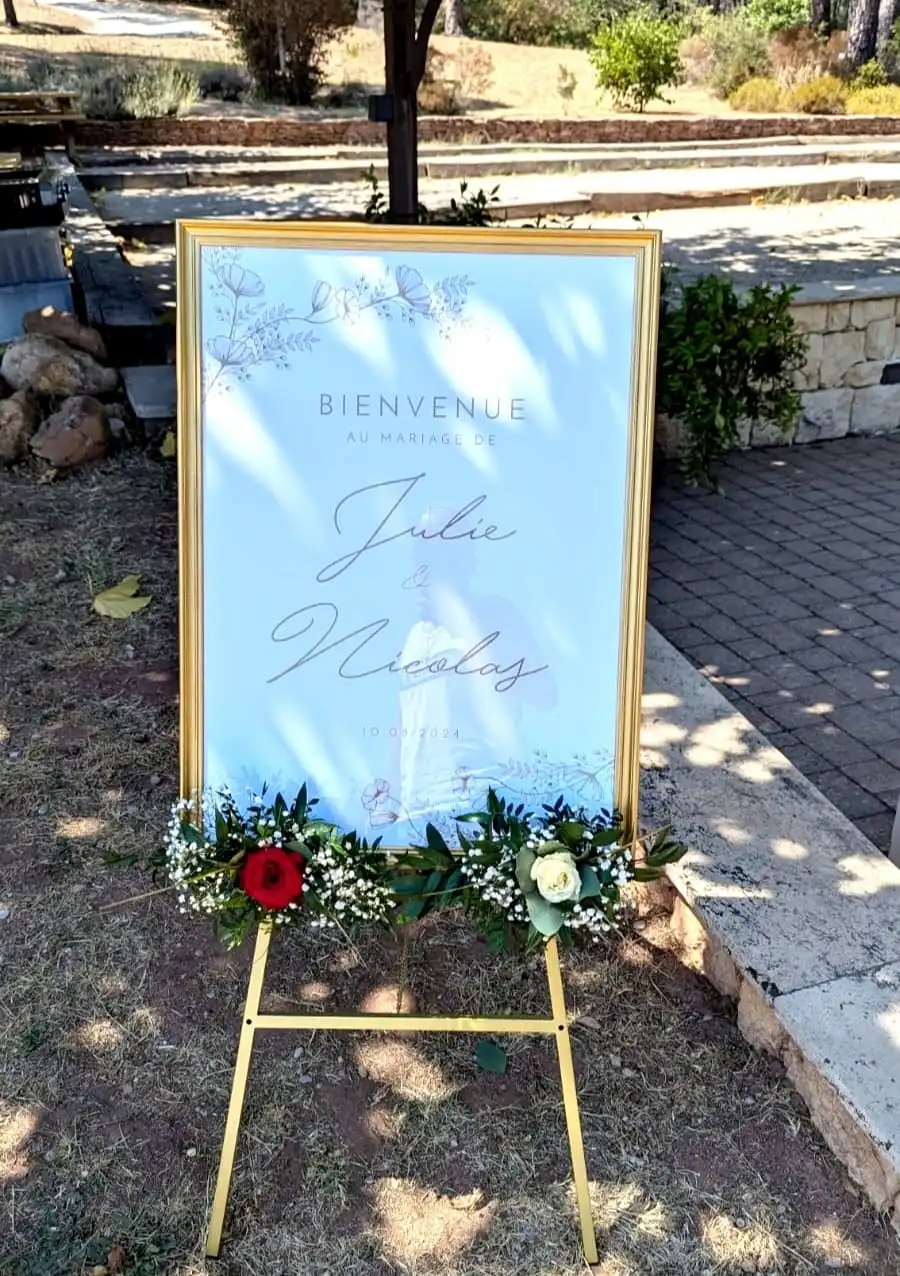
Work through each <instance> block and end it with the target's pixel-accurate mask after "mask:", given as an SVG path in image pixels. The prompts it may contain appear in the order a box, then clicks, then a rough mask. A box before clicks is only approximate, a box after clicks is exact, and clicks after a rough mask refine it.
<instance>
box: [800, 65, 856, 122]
mask: <svg viewBox="0 0 900 1276" xmlns="http://www.w3.org/2000/svg"><path fill="white" fill-rule="evenodd" d="M786 103H787V109H788V110H789V111H800V112H802V113H803V114H804V115H843V113H844V109H845V107H846V103H847V85H846V84H845V83H844V81H843V80H839V79H838V78H837V76H836V75H818V76H816V78H815V79H813V80H807V82H806V83H805V84H797V85H795V86H794V88H792V89H791V91H790V92H789V93H788V95H787V99H786Z"/></svg>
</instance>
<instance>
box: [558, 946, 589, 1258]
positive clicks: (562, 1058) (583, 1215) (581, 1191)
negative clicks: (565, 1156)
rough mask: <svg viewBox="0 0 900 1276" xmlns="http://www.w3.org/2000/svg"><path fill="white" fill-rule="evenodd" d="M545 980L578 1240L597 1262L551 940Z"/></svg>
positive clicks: (564, 1018) (563, 1011)
mask: <svg viewBox="0 0 900 1276" xmlns="http://www.w3.org/2000/svg"><path fill="white" fill-rule="evenodd" d="M545 959H546V962H547V982H548V983H549V985H550V1007H551V1013H552V1015H553V1018H554V1019H555V1020H556V1023H557V1029H558V1031H557V1033H556V1049H557V1052H558V1054H559V1076H560V1081H561V1082H562V1093H563V1107H564V1109H565V1113H566V1129H567V1130H568V1134H569V1151H570V1153H571V1156H572V1180H573V1182H574V1184H575V1199H576V1201H577V1202H578V1217H579V1219H580V1221H581V1243H582V1245H583V1247H584V1257H585V1259H586V1260H587V1262H588V1263H596V1262H598V1261H599V1260H598V1256H597V1237H596V1234H595V1232H594V1220H593V1216H592V1214H591V1191H590V1185H589V1183H588V1173H587V1162H586V1161H585V1157H584V1139H583V1138H582V1134H581V1117H580V1115H579V1112H578V1091H577V1090H576V1088H575V1066H574V1063H573V1061H572V1040H571V1037H570V1035H569V1021H568V1017H567V1015H566V994H565V991H564V989H563V981H562V970H561V969H560V965H559V948H558V946H557V943H556V940H555V939H551V940H550V941H549V943H548V944H547V947H546V950H545Z"/></svg>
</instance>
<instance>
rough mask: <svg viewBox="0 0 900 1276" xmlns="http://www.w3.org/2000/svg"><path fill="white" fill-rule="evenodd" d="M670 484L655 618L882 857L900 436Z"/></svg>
mask: <svg viewBox="0 0 900 1276" xmlns="http://www.w3.org/2000/svg"><path fill="white" fill-rule="evenodd" d="M719 477H720V480H721V484H722V487H723V489H724V491H723V494H722V495H716V494H712V493H709V492H692V491H688V490H685V489H684V488H683V487H682V486H681V484H680V483H679V481H678V479H677V475H676V473H675V472H674V471H669V472H667V473H666V475H665V476H664V477H662V479H661V481H659V482H658V483H657V489H656V494H655V503H654V508H653V533H652V548H651V559H650V566H651V572H650V605H649V619H650V620H651V621H652V623H653V624H654V625H655V626H656V627H657V629H659V630H660V632H661V633H662V634H663V635H664V636H665V637H666V638H668V639H669V641H670V642H671V643H673V644H674V646H676V647H677V648H678V649H679V650H681V651H682V652H684V654H685V655H686V656H687V657H688V658H689V659H690V660H691V661H693V663H694V664H695V665H696V666H697V667H698V668H700V669H701V670H702V671H703V672H704V673H705V674H707V676H708V677H709V678H710V680H711V681H712V682H714V683H715V684H716V685H717V686H718V687H719V689H720V690H721V691H722V692H723V693H724V694H725V695H726V696H728V697H729V699H730V700H732V701H733V702H734V704H735V707H736V708H738V709H739V710H740V712H741V713H743V714H744V715H745V716H746V717H747V718H749V719H750V721H751V722H753V723H754V725H755V726H757V727H758V728H759V729H760V730H761V731H763V732H764V734H765V735H766V736H768V738H769V739H770V740H771V742H772V743H773V744H774V745H775V746H776V747H777V748H779V749H780V750H781V751H782V752H783V753H784V754H785V755H786V756H787V757H788V758H789V759H790V760H791V761H792V762H793V763H794V764H795V766H797V768H798V769H799V770H800V771H802V772H803V774H804V775H806V776H808V777H809V779H810V780H811V781H812V782H813V784H815V785H816V787H817V788H819V789H820V790H821V791H822V792H823V793H824V794H825V795H826V797H828V798H829V799H830V800H831V801H832V802H833V803H834V804H835V805H836V806H837V807H839V808H840V810H842V811H843V812H844V813H845V814H846V815H847V816H848V817H849V818H850V819H851V820H852V821H853V822H854V823H855V824H856V825H857V826H858V827H859V828H860V829H861V830H862V831H863V832H864V833H865V834H866V835H867V836H868V837H869V838H870V839H871V840H872V841H873V842H874V843H875V844H876V845H877V846H879V847H880V848H881V849H882V850H887V848H888V846H889V843H890V833H891V825H892V822H893V817H894V810H895V808H896V805H897V799H898V795H900V438H898V437H894V438H876V439H861V438H860V439H857V438H852V439H849V438H848V439H841V440H839V441H836V442H833V443H825V444H819V445H816V446H809V447H802V448H801V447H798V448H774V449H765V450H759V451H754V452H745V453H738V454H736V455H735V456H734V457H733V458H732V459H730V460H729V461H728V462H727V463H726V464H725V465H724V466H723V467H722V469H721V471H720V475H719Z"/></svg>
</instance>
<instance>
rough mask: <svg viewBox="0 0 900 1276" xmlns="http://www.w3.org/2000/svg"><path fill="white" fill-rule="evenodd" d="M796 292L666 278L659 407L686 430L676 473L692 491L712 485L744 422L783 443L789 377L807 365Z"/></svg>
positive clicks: (794, 395) (791, 400)
mask: <svg viewBox="0 0 900 1276" xmlns="http://www.w3.org/2000/svg"><path fill="white" fill-rule="evenodd" d="M796 291H797V290H796V288H793V287H781V288H771V287H769V286H768V285H767V284H759V285H757V286H756V287H754V288H750V289H749V290H748V291H747V292H745V293H743V294H738V293H737V292H736V291H735V288H734V284H733V283H732V282H731V281H730V280H728V279H722V278H720V277H719V276H718V275H702V276H700V278H698V279H694V280H691V281H690V282H689V283H685V284H681V285H678V284H677V283H673V280H672V275H671V272H669V271H667V272H666V273H665V274H664V276H663V295H662V305H661V309H660V328H659V369H658V373H657V405H658V407H659V408H660V410H661V411H662V412H664V413H665V414H666V415H667V416H669V417H672V418H673V419H677V420H680V421H681V422H682V423H683V424H684V426H685V427H686V430H687V442H686V444H685V447H684V450H683V452H682V456H681V465H682V470H683V473H684V476H685V479H686V480H687V481H688V482H689V483H694V484H695V483H699V482H701V481H709V477H710V471H711V469H712V467H713V465H714V464H715V463H716V461H718V460H719V459H720V458H721V457H722V456H723V455H724V454H725V453H726V452H727V451H728V450H729V449H730V448H732V447H733V446H734V445H735V444H736V443H737V441H738V438H739V431H740V425H741V422H742V421H759V422H762V423H763V424H765V425H770V426H774V427H775V428H776V429H778V430H780V431H781V432H782V433H783V434H785V435H788V434H789V433H790V431H791V430H792V429H793V428H794V425H795V423H796V420H797V415H798V413H799V411H800V395H799V394H798V392H797V390H796V389H795V388H794V373H795V372H797V371H798V370H799V369H800V368H801V367H802V366H803V362H804V359H805V357H806V340H805V338H804V337H803V336H802V335H801V334H800V333H799V332H798V331H797V328H796V326H795V324H794V319H793V316H792V315H791V309H790V307H791V299H792V297H793V295H794V293H795V292H796Z"/></svg>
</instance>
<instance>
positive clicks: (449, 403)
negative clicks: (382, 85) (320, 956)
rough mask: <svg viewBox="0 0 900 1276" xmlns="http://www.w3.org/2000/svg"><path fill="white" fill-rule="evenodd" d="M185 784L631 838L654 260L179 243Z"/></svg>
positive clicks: (619, 245)
mask: <svg viewBox="0 0 900 1276" xmlns="http://www.w3.org/2000/svg"><path fill="white" fill-rule="evenodd" d="M178 252H179V298H178V316H179V383H180V395H181V402H180V412H181V421H180V430H181V433H180V442H179V447H180V510H181V554H182V586H181V593H182V715H183V722H182V727H183V731H182V740H183V766H182V783H183V788H184V791H185V793H186V794H187V793H189V792H191V791H193V790H195V789H197V788H199V787H201V786H206V787H212V788H219V787H221V786H224V785H227V786H229V787H230V788H231V790H232V791H233V792H234V794H235V796H236V797H238V799H239V800H240V799H241V797H242V795H244V794H247V793H248V792H253V793H258V792H259V790H260V788H261V786H262V785H263V784H267V785H268V786H269V789H270V790H281V791H283V792H284V793H286V794H287V793H289V792H294V791H296V789H297V788H298V787H299V785H300V784H301V783H303V782H304V781H306V782H308V784H309V787H310V791H311V792H314V793H315V794H316V795H318V796H319V798H320V801H321V807H320V813H321V814H322V815H323V816H324V817H325V818H328V819H331V820H333V821H334V822H336V823H338V824H340V825H342V826H344V827H352V828H356V829H357V830H358V831H359V832H360V834H361V835H365V836H367V837H370V838H371V837H375V836H381V837H382V838H383V839H384V842H385V845H387V846H404V845H407V844H409V843H411V842H414V841H417V840H418V839H420V838H421V837H422V836H423V834H424V829H425V825H426V823H427V822H429V821H431V822H432V823H434V824H436V825H437V826H438V827H439V828H440V829H441V830H442V832H443V833H444V835H445V836H446V837H447V839H448V840H449V841H451V843H452V842H453V841H454V840H455V839H454V829H455V826H454V823H453V817H454V815H456V814H459V813H461V812H463V811H466V810H471V809H473V808H477V807H478V806H479V805H480V804H481V803H482V801H483V799H484V796H485V793H486V790H487V789H488V788H489V787H493V788H495V789H497V790H498V791H499V792H500V793H501V794H502V795H504V796H507V797H514V798H517V799H518V800H521V801H522V802H523V803H525V804H526V806H529V807H534V806H536V805H538V804H540V803H541V802H543V801H555V800H556V798H557V797H558V796H559V795H560V794H562V795H564V796H565V797H566V799H567V800H568V801H570V802H572V803H573V804H575V805H579V804H581V803H584V804H585V805H586V806H589V807H592V808H594V809H596V808H597V807H600V806H604V805H606V806H612V805H613V804H615V805H617V806H618V807H619V809H620V810H621V811H622V813H623V816H624V817H625V821H626V825H628V824H629V823H630V822H631V820H632V819H633V815H634V808H635V802H636V783H637V727H638V713H639V693H640V681H641V671H642V653H643V639H642V630H643V617H644V602H645V576H646V554H647V527H648V512H649V479H650V453H651V435H652V398H653V395H652V381H653V364H654V348H655V332H656V313H657V307H658V287H659V240H658V237H657V236H656V235H655V234H654V233H652V232H644V231H639V232H638V231H636V232H634V233H628V234H618V233H615V234H605V233H593V232H592V233H582V232H567V231H555V230H554V231H539V230H532V231H514V230H509V229H496V230H493V229H491V230H484V231H482V230H468V229H460V230H456V229H453V230H449V229H443V228H428V227H422V228H420V227H417V228H402V229H401V228H384V227H363V226H346V225H344V226H337V225H325V224H321V223H320V224H313V225H289V224H281V225H274V226H273V225H272V224H268V225H259V226H256V225H253V224H246V223H243V224H231V223H228V222H222V221H216V222H207V223H202V222H196V223H190V222H188V223H181V224H180V226H179V232H178Z"/></svg>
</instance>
